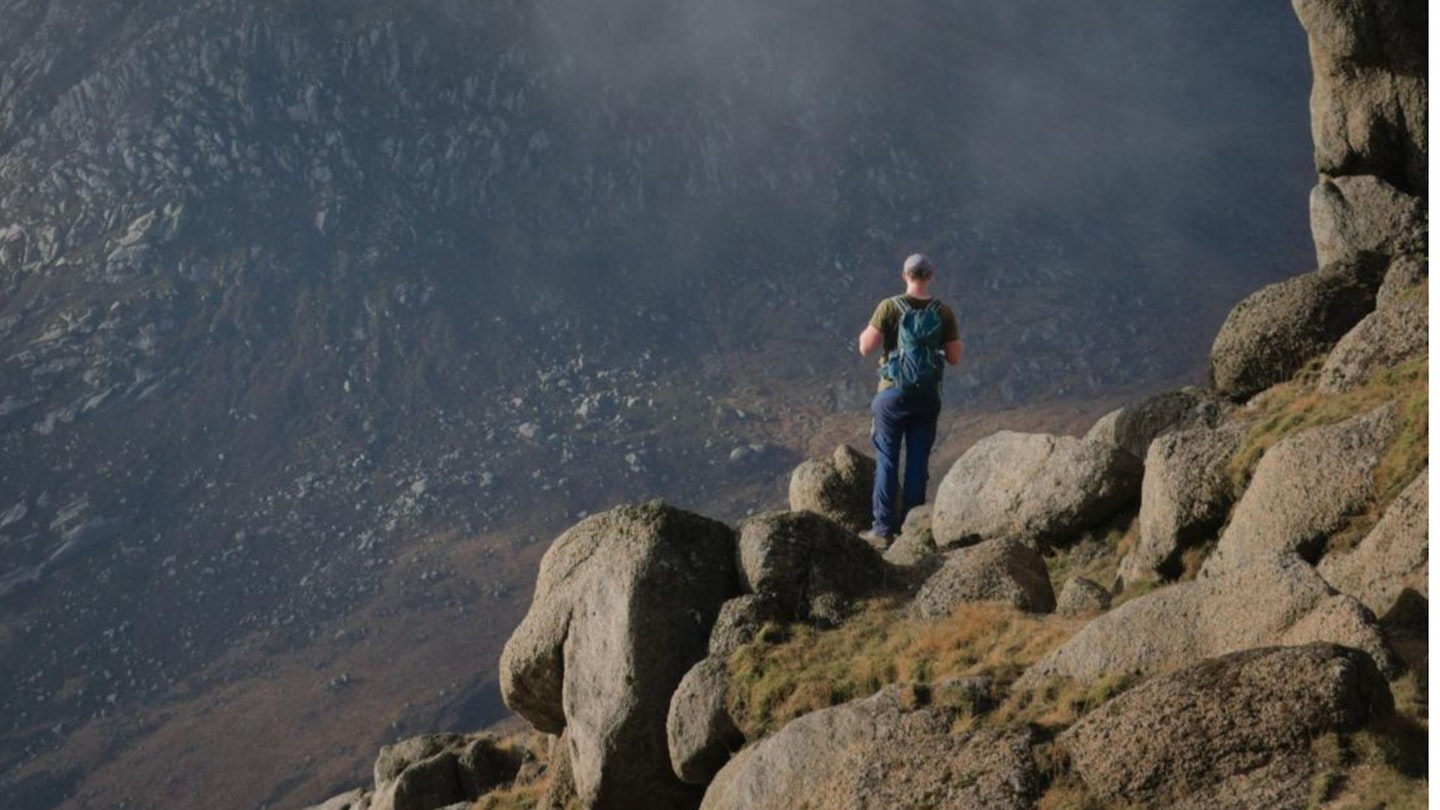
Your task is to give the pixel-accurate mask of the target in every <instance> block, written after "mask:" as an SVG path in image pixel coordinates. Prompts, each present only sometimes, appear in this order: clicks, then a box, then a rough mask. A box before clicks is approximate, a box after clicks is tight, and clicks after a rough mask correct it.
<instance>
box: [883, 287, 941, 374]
mask: <svg viewBox="0 0 1440 810" xmlns="http://www.w3.org/2000/svg"><path fill="white" fill-rule="evenodd" d="M900 297H901V298H904V299H905V303H907V304H909V305H910V307H911V308H912V309H924V308H925V307H926V306H928V305H929V304H930V302H931V301H933V300H934V299H933V298H929V299H927V298H916V297H914V296H910V295H902V296H900ZM903 314H904V310H902V309H901V308H900V305H899V304H898V303H896V301H895V299H894V298H886V299H885V300H884V301H881V302H880V306H878V307H875V314H874V315H871V316H870V325H871V326H873V327H875V328H876V329H878V330H880V334H882V335H884V336H885V344H884V348H885V351H884V353H882V354H881V355H880V364H881V365H882V366H883V365H884V364H885V358H886V357H889V356H890V352H893V351H895V344H896V343H898V342H899V340H900V316H901V315H903ZM959 339H960V324H959V322H958V321H956V320H955V311H954V310H952V309H950V307H947V306H945V304H943V303H942V304H940V345H941V346H942V347H943V346H945V344H947V343H950V342H951V341H955V340H959ZM894 387H895V383H893V382H891V381H890V380H887V379H885V378H884V377H881V378H880V387H879V389H878V390H880V391H884V390H885V389H887V388H894Z"/></svg>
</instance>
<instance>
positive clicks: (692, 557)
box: [319, 0, 1430, 810]
mask: <svg viewBox="0 0 1440 810" xmlns="http://www.w3.org/2000/svg"><path fill="white" fill-rule="evenodd" d="M1294 6H1295V11H1296V13H1297V14H1298V16H1299V18H1300V20H1301V22H1302V24H1303V25H1304V28H1305V31H1306V33H1307V35H1308V37H1309V44H1310V52H1311V58H1312V64H1313V68H1314V84H1313V87H1312V91H1311V108H1312V110H1313V112H1314V117H1313V129H1312V131H1313V137H1314V144H1315V164H1316V168H1317V170H1318V178H1317V180H1318V182H1317V184H1316V186H1315V187H1314V189H1313V191H1312V192H1311V195H1310V206H1309V208H1310V218H1311V227H1312V233H1313V235H1314V245H1315V258H1316V265H1317V267H1316V269H1314V270H1311V271H1309V272H1305V273H1301V274H1299V275H1295V276H1293V277H1291V278H1287V279H1285V280H1283V281H1279V282H1276V283H1273V284H1269V285H1265V286H1262V287H1260V288H1259V289H1257V290H1255V291H1254V292H1252V293H1251V294H1250V295H1248V296H1247V297H1246V298H1245V299H1244V300H1242V301H1241V302H1240V303H1239V304H1238V305H1236V306H1235V308H1234V309H1233V310H1232V311H1231V312H1230V314H1229V316H1228V317H1227V318H1226V319H1225V322H1224V324H1223V325H1221V327H1220V328H1219V330H1218V333H1217V334H1216V336H1215V339H1214V341H1213V344H1212V346H1211V351H1210V357H1209V360H1210V363H1209V372H1210V373H1209V379H1208V383H1209V384H1208V386H1206V387H1204V388H1201V387H1186V388H1182V389H1178V390H1172V391H1168V392H1164V393H1161V394H1158V395H1153V396H1149V397H1145V398H1140V399H1135V400H1132V401H1129V402H1127V403H1126V404H1125V405H1124V406H1123V407H1121V408H1119V409H1116V410H1114V411H1112V412H1110V413H1108V414H1106V415H1105V416H1103V417H1102V418H1100V419H1098V420H1096V421H1095V422H1094V423H1093V425H1091V426H1090V428H1089V429H1088V430H1087V431H1085V432H1084V434H1083V435H1081V436H1073V435H1054V434H1047V433H1026V432H1019V431H1014V430H1001V431H998V432H994V433H991V434H990V435H986V436H984V437H983V438H980V439H979V440H977V441H974V442H972V443H970V444H969V446H968V449H966V450H965V451H964V452H963V453H962V454H961V455H960V456H959V458H958V459H956V460H955V461H954V462H953V463H952V464H949V465H947V472H946V473H945V474H944V476H943V480H942V481H941V482H940V484H939V486H938V488H937V489H936V492H935V495H934V497H933V499H932V500H931V501H930V502H929V503H927V504H926V505H924V506H922V507H919V508H916V509H913V510H912V511H911V513H910V514H909V515H908V516H907V517H906V519H905V525H904V530H903V531H902V532H901V534H900V536H899V537H898V538H896V539H895V541H894V542H893V543H891V542H890V541H889V540H888V539H886V538H881V537H875V536H873V535H868V534H865V535H860V534H856V533H855V531H856V529H857V527H860V526H863V525H865V520H864V519H863V518H864V517H865V515H866V512H867V504H868V503H869V499H870V497H871V494H872V490H873V486H874V476H875V465H874V462H873V460H870V459H867V458H865V457H864V456H862V455H861V454H859V453H857V452H856V450H855V449H853V448H850V447H845V446H841V447H839V448H836V449H835V450H834V452H833V454H827V455H824V456H822V457H819V458H813V459H810V460H807V461H806V462H805V463H804V464H802V465H801V466H799V467H797V468H796V470H795V472H794V474H793V476H792V478H791V486H790V488H789V508H788V509H786V510H774V511H767V512H764V513H761V514H757V515H754V516H751V517H749V518H747V519H745V520H743V521H741V522H740V523H739V524H738V525H730V524H726V523H722V522H720V521H716V520H713V519H711V518H707V517H705V516H703V515H701V514H697V513H694V512H689V511H686V510H683V509H679V508H676V507H675V506H672V505H669V504H667V503H665V502H664V501H650V502H647V503H643V504H634V505H629V506H622V507H617V508H615V509H613V510H609V511H606V512H603V513H601V514H598V515H593V516H589V517H587V518H585V519H584V520H581V521H580V522H578V523H576V524H575V525H573V526H572V527H571V528H569V529H568V530H566V531H565V532H563V533H562V534H560V535H559V536H558V537H557V538H556V539H555V540H554V541H553V542H552V543H551V545H550V547H549V549H548V550H547V551H546V553H545V556H544V557H543V559H542V560H541V563H540V567H539V573H538V576H537V578H536V585H535V592H534V597H533V599H532V601H531V604H530V609H529V611H528V612H527V614H526V616H525V618H524V620H523V621H522V622H521V623H520V624H519V626H518V627H517V628H516V629H515V631H514V632H513V633H512V634H511V635H510V638H509V640H508V641H507V642H506V644H505V648H504V651H503V653H502V654H501V656H500V661H499V666H500V690H501V695H502V697H503V699H504V701H505V704H506V705H507V706H508V707H509V708H511V709H512V710H514V711H515V712H516V713H517V714H518V715H519V716H520V717H522V718H523V719H524V720H525V722H526V723H528V724H529V726H530V727H531V729H532V731H531V732H530V733H528V734H524V735H517V736H512V737H510V738H509V739H505V740H501V739H497V738H496V737H495V736H493V735H489V734H466V735H459V734H455V735H423V736H420V737H414V738H410V739H406V740H403V741H400V742H397V743H395V744H393V745H390V746H386V747H385V748H383V749H381V751H380V754H379V757H378V759H377V760H376V764H375V770H374V775H373V779H371V780H369V783H368V785H366V786H363V787H358V788H356V789H352V790H350V791H348V792H346V793H342V794H339V795H336V796H335V797H334V798H332V799H330V800H329V801H326V802H325V803H324V804H323V805H320V806H319V808H321V809H322V810H392V809H398V808H405V810H437V809H438V808H452V809H453V808H472V807H473V808H476V810H498V808H544V810H559V809H560V808H570V807H576V806H579V807H584V808H591V809H592V810H610V809H611V808H615V809H616V810H618V809H619V808H630V807H646V808H673V809H674V810H694V808H700V810H789V809H790V808H827V810H832V809H833V810H839V809H841V808H851V809H853V810H861V809H862V808H873V807H887V808H888V807H895V808H936V807H943V808H955V809H956V810H971V809H972V808H976V809H978V808H985V809H986V810H993V809H994V808H1005V810H1012V809H1013V810H1042V809H1049V810H1053V809H1054V808H1079V809H1080V810H1109V808H1116V809H1117V810H1118V809H1119V808H1133V807H1166V808H1207V809H1208V808H1236V809H1237V810H1238V809H1239V808H1255V807H1282V808H1302V807H1305V808H1329V809H1333V810H1339V809H1340V808H1353V807H1403V808H1412V807H1413V808H1420V807H1426V806H1428V804H1429V795H1428V793H1429V785H1428V781H1427V773H1426V766H1427V762H1428V761H1429V755H1428V745H1429V734H1428V726H1429V714H1428V687H1427V683H1428V671H1429V642H1428V629H1427V628H1428V615H1429V551H1428V549H1429V519H1428V515H1429V493H1430V486H1429V456H1428V448H1429V346H1428V335H1429V306H1428V304H1429V280H1428V277H1429V261H1428V255H1427V252H1426V251H1427V250H1428V201H1427V199H1426V190H1427V182H1428V181H1427V179H1426V178H1427V176H1428V165H1427V164H1428V78H1427V76H1426V74H1425V72H1424V71H1425V67H1424V66H1425V63H1426V49H1427V42H1426V39H1425V33H1424V32H1425V31H1426V30H1427V26H1426V16H1427V8H1426V5H1425V4H1424V3H1422V2H1419V0H1374V1H1373V2H1364V3H1354V2H1345V1H1344V0H1297V2H1296V3H1295V4H1294ZM352 787H353V786H352Z"/></svg>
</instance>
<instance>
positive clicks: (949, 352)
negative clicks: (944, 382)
mask: <svg viewBox="0 0 1440 810" xmlns="http://www.w3.org/2000/svg"><path fill="white" fill-rule="evenodd" d="M964 354H965V344H964V343H961V342H960V339H959V338H956V339H954V340H952V341H950V342H949V343H946V344H945V362H947V363H949V364H950V365H952V366H958V365H960V357H961V356H962V355H964Z"/></svg>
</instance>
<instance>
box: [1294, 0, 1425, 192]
mask: <svg viewBox="0 0 1440 810" xmlns="http://www.w3.org/2000/svg"><path fill="white" fill-rule="evenodd" d="M1294 5H1295V12H1296V14H1297V15H1299V17H1300V22H1301V24H1302V25H1303V26H1304V28H1305V32H1306V33H1307V34H1308V35H1309V37H1310V60H1311V63H1312V66H1313V68H1314V74H1315V83H1314V87H1313V89H1312V90H1311V94H1310V119H1311V122H1310V124H1311V130H1312V134H1313V135H1314V138H1315V166H1316V169H1317V170H1318V171H1319V172H1320V173H1322V174H1327V175H1331V176H1338V175H1346V174H1374V175H1378V176H1380V177H1383V178H1385V179H1386V180H1388V181H1389V182H1390V183H1392V184H1394V185H1396V186H1398V187H1400V188H1402V189H1405V190H1406V191H1408V192H1410V193H1412V194H1417V195H1421V196H1423V195H1424V194H1425V193H1426V188H1427V166H1428V163H1429V160H1428V158H1429V147H1428V145H1427V138H1428V134H1429V102H1428V98H1427V93H1426V53H1427V51H1426V37H1425V31H1426V26H1425V18H1426V14H1425V3H1424V2H1421V0H1378V2H1371V3H1353V2H1345V0H1294Z"/></svg>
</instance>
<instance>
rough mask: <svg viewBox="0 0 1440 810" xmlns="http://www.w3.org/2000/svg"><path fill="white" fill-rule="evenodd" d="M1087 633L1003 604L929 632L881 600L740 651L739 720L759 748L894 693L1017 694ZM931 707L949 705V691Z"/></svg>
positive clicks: (1075, 624)
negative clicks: (825, 625)
mask: <svg viewBox="0 0 1440 810" xmlns="http://www.w3.org/2000/svg"><path fill="white" fill-rule="evenodd" d="M1083 624H1084V621H1083V620H1073V619H1065V618H1062V617H1057V616H1037V615H1034V614H1028V613H1024V612H1022V611H1019V610H1016V609H1015V608H1012V607H1010V606H1008V605H1001V604H993V603H977V604H964V605H961V606H960V607H958V608H957V609H956V610H955V612H954V613H952V614H951V615H950V616H949V617H947V618H945V619H941V620H939V621H934V622H920V621H916V620H912V619H910V618H909V617H908V616H906V615H905V612H904V610H903V605H902V604H901V603H900V602H899V601H898V600H894V599H881V600H875V601H872V602H869V603H867V604H866V605H865V606H864V607H863V609H861V610H859V611H857V612H856V614H855V615H854V616H852V617H851V618H850V620H848V621H847V622H846V623H845V624H843V625H841V626H840V627H838V628H835V629H833V630H827V631H821V630H816V629H814V628H811V627H808V626H806V625H790V626H784V627H778V626H772V627H769V628H767V629H766V630H765V631H764V632H762V633H761V634H760V637H759V638H758V639H757V640H756V641H754V642H752V643H750V644H748V645H746V646H744V647H741V648H740V649H739V650H737V651H736V652H735V653H734V655H732V656H731V658H730V662H729V664H730V686H729V695H728V698H729V706H730V711H731V714H732V716H733V717H734V718H735V720H736V723H737V725H739V726H740V728H741V730H742V731H744V732H745V734H746V736H747V737H748V738H750V739H752V740H754V739H758V738H760V737H763V736H765V735H767V734H769V733H770V732H772V731H774V730H775V729H778V728H779V727H780V726H782V725H784V724H785V723H787V722H789V721H790V720H792V719H794V718H796V717H799V716H800V715H802V714H805V713H807V712H811V711H815V710H817V709H823V708H826V707H828V706H834V705H838V704H840V703H844V702H847V701H850V700H855V699H858V698H862V697H868V696H869V695H871V694H874V693H875V692H876V691H878V690H879V689H880V688H881V687H884V686H887V685H889V684H916V683H936V682H941V681H944V680H946V679H951V678H969V677H976V676H987V677H989V678H991V679H993V680H994V682H995V683H996V684H997V685H1003V684H1008V683H1010V682H1011V681H1013V680H1015V678H1017V677H1019V675H1020V673H1021V672H1023V671H1024V669H1025V668H1026V667H1028V666H1029V665H1030V664H1032V663H1034V662H1035V661H1037V660H1039V659H1040V658H1041V657H1042V656H1044V655H1045V654H1046V653H1048V652H1050V651H1051V650H1053V649H1054V648H1056V647H1058V646H1059V645H1060V644H1061V643H1062V642H1064V641H1065V640H1066V639H1068V638H1069V637H1070V636H1071V635H1072V634H1073V633H1074V632H1075V631H1076V630H1077V629H1079V627H1080V626H1082V625H1083ZM928 697H929V699H938V700H939V701H941V702H943V701H944V700H945V699H946V695H945V692H944V690H937V691H936V692H934V693H933V694H931V695H928Z"/></svg>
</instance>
